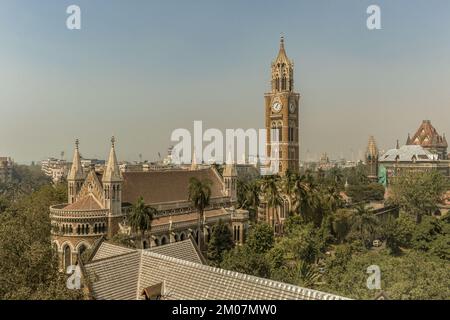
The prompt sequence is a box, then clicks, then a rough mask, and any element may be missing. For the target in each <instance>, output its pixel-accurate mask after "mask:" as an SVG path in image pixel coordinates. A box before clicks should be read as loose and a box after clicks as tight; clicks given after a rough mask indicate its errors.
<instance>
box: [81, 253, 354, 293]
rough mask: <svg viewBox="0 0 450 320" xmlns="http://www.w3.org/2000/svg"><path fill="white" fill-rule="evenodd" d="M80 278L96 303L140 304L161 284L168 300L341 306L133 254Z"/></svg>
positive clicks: (268, 283) (293, 289)
mask: <svg viewBox="0 0 450 320" xmlns="http://www.w3.org/2000/svg"><path fill="white" fill-rule="evenodd" d="M84 269H85V272H86V274H84V276H85V277H86V278H88V279H91V281H90V282H91V284H90V287H91V293H92V295H93V296H94V297H95V298H96V299H99V300H104V299H126V300H128V299H130V300H131V299H140V298H141V296H140V294H141V292H142V291H143V289H145V288H147V287H150V286H153V285H157V284H159V283H164V292H163V297H164V299H170V300H180V299H186V300H206V299H209V300H218V299H224V300H336V299H337V300H341V299H346V298H344V297H340V296H336V295H333V294H328V293H324V292H320V291H316V290H311V289H306V288H302V287H298V286H294V285H290V284H286V283H281V282H277V281H272V280H268V279H263V278H258V277H254V276H250V275H246V274H242V273H238V272H233V271H227V270H224V269H219V268H214V267H210V266H207V265H203V264H200V263H195V262H192V261H187V260H182V259H178V258H174V257H170V256H167V255H162V254H160V253H157V252H152V251H149V250H137V251H135V252H131V253H125V254H123V255H119V256H115V257H110V258H105V259H100V260H97V261H93V262H90V263H87V264H86V265H85V267H84Z"/></svg>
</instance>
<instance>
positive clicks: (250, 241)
mask: <svg viewBox="0 0 450 320" xmlns="http://www.w3.org/2000/svg"><path fill="white" fill-rule="evenodd" d="M274 242H275V240H274V235H273V229H272V228H271V227H270V226H269V225H268V224H266V223H260V224H257V225H255V226H254V227H253V228H252V229H251V230H250V233H249V235H248V238H247V241H246V246H247V247H248V248H249V249H250V250H251V251H253V252H255V253H258V254H260V253H266V252H267V251H269V250H270V249H272V247H273V245H274Z"/></svg>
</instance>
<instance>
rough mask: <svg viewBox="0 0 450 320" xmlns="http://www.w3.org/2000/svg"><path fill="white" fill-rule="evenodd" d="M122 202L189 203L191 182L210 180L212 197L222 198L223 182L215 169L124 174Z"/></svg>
mask: <svg viewBox="0 0 450 320" xmlns="http://www.w3.org/2000/svg"><path fill="white" fill-rule="evenodd" d="M122 175H123V188H122V201H123V202H128V203H135V202H136V201H137V199H138V198H139V197H140V196H142V197H144V201H145V203H146V204H149V205H151V204H153V203H162V202H172V201H188V188H189V180H190V179H191V178H192V177H195V178H197V179H200V180H203V179H209V180H210V181H211V182H212V185H211V197H212V198H214V197H222V196H223V194H222V181H221V179H220V177H219V176H218V175H217V174H216V173H215V172H214V170H213V169H211V168H207V169H199V170H194V171H191V170H167V171H166V170H163V171H148V172H123V173H122Z"/></svg>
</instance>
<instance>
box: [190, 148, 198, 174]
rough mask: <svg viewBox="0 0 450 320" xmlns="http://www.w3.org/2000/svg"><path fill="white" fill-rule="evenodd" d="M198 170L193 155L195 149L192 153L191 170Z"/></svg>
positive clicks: (194, 155)
mask: <svg viewBox="0 0 450 320" xmlns="http://www.w3.org/2000/svg"><path fill="white" fill-rule="evenodd" d="M197 169H198V165H197V156H196V154H195V149H194V153H193V154H192V161H191V170H192V171H195V170H197Z"/></svg>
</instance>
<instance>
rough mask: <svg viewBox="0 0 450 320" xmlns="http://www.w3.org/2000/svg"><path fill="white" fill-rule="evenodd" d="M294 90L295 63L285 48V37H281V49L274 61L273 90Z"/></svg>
mask: <svg viewBox="0 0 450 320" xmlns="http://www.w3.org/2000/svg"><path fill="white" fill-rule="evenodd" d="M293 90H294V64H293V63H292V61H291V60H289V58H288V56H287V54H286V50H285V48H284V37H283V36H281V38H280V49H279V50H278V55H277V58H276V59H275V61H273V62H272V91H273V92H280V91H293Z"/></svg>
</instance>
